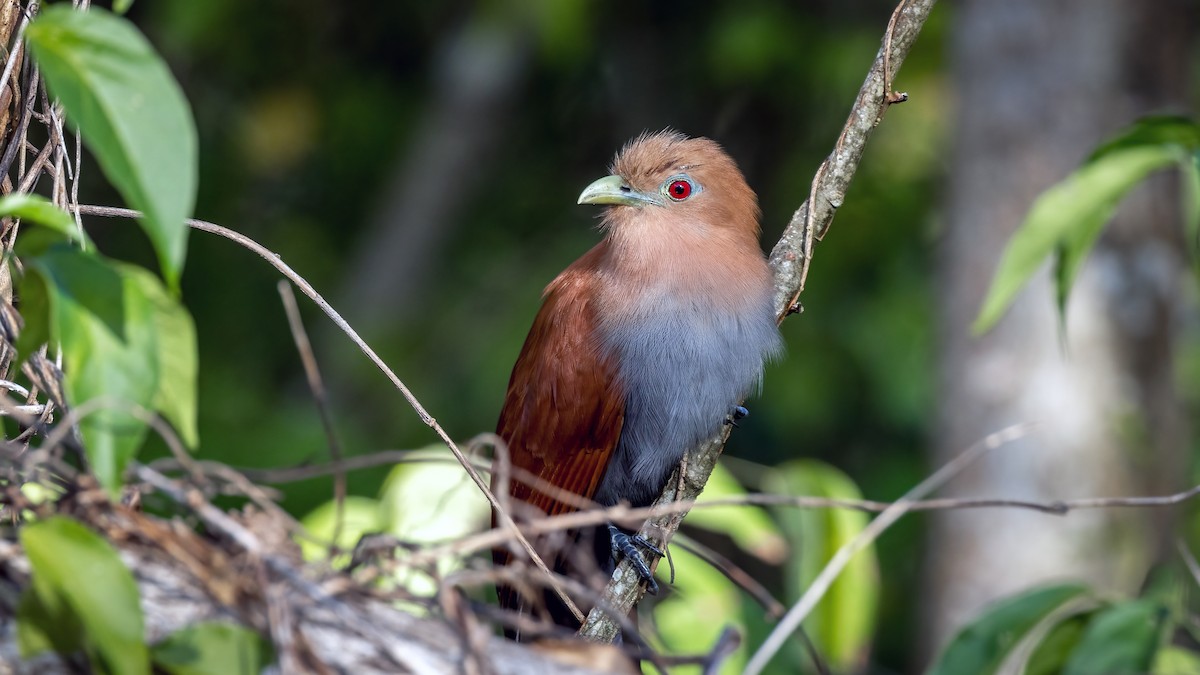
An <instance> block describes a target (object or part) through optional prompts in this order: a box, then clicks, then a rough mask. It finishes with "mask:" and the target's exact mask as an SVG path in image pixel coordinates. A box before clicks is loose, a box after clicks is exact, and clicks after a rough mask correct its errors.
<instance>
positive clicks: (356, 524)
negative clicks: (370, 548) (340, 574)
mask: <svg viewBox="0 0 1200 675" xmlns="http://www.w3.org/2000/svg"><path fill="white" fill-rule="evenodd" d="M300 523H301V524H302V525H304V531H305V532H308V533H309V534H311V535H312V537H305V538H303V539H299V540H298V543H299V544H300V551H301V552H302V553H303V554H304V559H305V560H320V559H322V558H324V557H325V556H326V554H328V552H329V549H328V547H327V546H322V545H321V542H327V541H332V540H333V534H334V531H335V530H336V529H337V504H336V503H335V502H334V501H332V500H330V501H327V502H325V503H323V504H321V505H320V506H318V507H317V508H315V509H313V510H312V511H309V512H308V515H306V516H304V518H302V519H301V521H300ZM385 529H387V524H386V523H385V522H384V517H383V507H382V505H381V504H380V502H379V500H378V499H372V498H370V497H363V496H360V495H348V496H347V497H346V499H345V501H344V502H343V503H342V529H341V532H340V533H339V536H338V540H337V541H336V542H334V543H336V544H337V545H338V548H340V549H342V550H343V551H348V550H351V549H353V548H354V546H355V544H357V543H358V540H359V539H362V537H363V535H366V534H369V533H372V532H382V531H384V530H385ZM349 562H350V559H349V557H348V556H347V557H346V558H345V559H344V560H336V561H335V563H334V564H335V565H336V566H343V565H345V564H347V563H349Z"/></svg>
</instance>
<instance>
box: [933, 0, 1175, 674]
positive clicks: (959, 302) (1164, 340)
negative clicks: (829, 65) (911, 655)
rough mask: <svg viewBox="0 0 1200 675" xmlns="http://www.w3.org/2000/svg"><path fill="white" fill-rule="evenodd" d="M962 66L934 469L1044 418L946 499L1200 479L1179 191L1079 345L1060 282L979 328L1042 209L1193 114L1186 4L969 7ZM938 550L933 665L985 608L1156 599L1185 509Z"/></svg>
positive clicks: (999, 525) (1081, 1)
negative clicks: (1184, 356)
mask: <svg viewBox="0 0 1200 675" xmlns="http://www.w3.org/2000/svg"><path fill="white" fill-rule="evenodd" d="M954 12H955V13H954V19H953V21H954V22H955V26H954V28H953V29H952V31H951V35H952V38H951V45H950V48H949V60H950V63H951V64H953V66H952V67H953V74H952V77H953V83H954V88H955V90H956V92H957V95H958V116H957V124H956V129H955V133H954V138H953V143H954V149H953V154H952V158H951V166H950V171H949V178H948V180H947V206H946V213H947V231H946V236H945V241H944V242H943V250H942V251H941V254H942V258H941V265H940V267H941V269H940V272H941V294H942V297H941V298H940V300H941V301H940V303H939V305H940V307H941V312H942V315H941V317H940V326H939V331H940V340H941V348H940V352H939V354H940V357H939V358H940V366H941V387H940V394H939V397H940V406H939V407H940V409H939V411H938V421H937V427H936V436H935V440H934V446H935V450H934V452H935V456H934V458H933V459H934V462H936V463H938V464H940V463H942V462H944V461H946V460H947V459H948V458H950V457H951V456H953V455H954V454H956V453H958V452H960V451H961V450H963V449H964V448H966V447H967V446H969V445H970V444H971V443H972V442H974V441H976V440H978V439H980V438H981V437H983V436H984V435H986V434H987V433H988V432H991V431H994V430H997V429H999V428H1001V427H1003V426H1005V425H1008V424H1012V423H1014V422H1024V421H1037V422H1040V426H1039V427H1038V428H1037V429H1036V431H1035V432H1034V433H1033V434H1032V435H1031V436H1030V437H1028V438H1027V439H1025V440H1023V441H1021V442H1019V443H1016V444H1014V445H1012V446H1009V447H1005V448H1002V449H998V450H995V451H993V452H992V453H991V454H990V455H989V456H988V457H987V458H986V459H984V460H983V461H981V462H980V463H979V464H978V465H977V466H975V467H973V468H972V469H971V470H970V471H969V472H968V473H966V474H964V475H963V476H961V477H960V478H958V479H957V480H955V481H954V483H953V484H952V485H951V486H950V487H949V488H948V489H947V490H946V493H947V494H948V495H955V496H973V497H986V496H998V497H999V496H1003V497H1015V498H1026V499H1060V498H1071V497H1081V496H1098V495H1132V494H1144V493H1149V492H1161V491H1166V490H1171V489H1175V488H1178V487H1179V485H1180V484H1181V481H1184V480H1186V476H1187V472H1186V471H1185V470H1184V469H1185V467H1186V466H1187V464H1186V462H1187V455H1186V437H1187V433H1186V432H1187V430H1186V428H1185V423H1184V419H1183V415H1182V412H1181V409H1180V404H1179V401H1178V399H1177V397H1176V395H1175V393H1174V389H1173V386H1172V359H1171V353H1172V349H1171V345H1172V338H1173V335H1174V333H1175V329H1176V328H1177V327H1178V317H1177V313H1178V312H1177V310H1178V303H1179V297H1178V296H1179V292H1180V290H1181V289H1182V287H1183V285H1184V284H1186V283H1190V282H1189V281H1188V279H1187V278H1186V277H1185V276H1184V272H1185V266H1186V260H1185V254H1184V249H1183V245H1182V237H1181V235H1180V223H1181V217H1180V213H1179V209H1178V196H1177V189H1176V186H1175V184H1174V181H1172V180H1170V179H1169V178H1168V177H1166V176H1160V177H1157V178H1156V179H1155V180H1152V181H1151V182H1150V184H1149V185H1147V186H1144V187H1143V188H1141V189H1139V191H1138V192H1137V193H1135V194H1134V195H1133V196H1131V198H1130V199H1129V200H1127V202H1126V203H1125V204H1124V205H1123V207H1122V208H1121V210H1120V214H1119V215H1118V218H1117V221H1116V222H1115V223H1114V224H1112V225H1111V226H1110V228H1109V230H1108V231H1107V233H1106V235H1105V236H1104V238H1103V240H1102V242H1101V244H1100V246H1099V247H1098V249H1097V251H1096V253H1095V255H1094V256H1093V258H1092V259H1091V260H1090V261H1089V263H1088V265H1087V267H1086V269H1085V270H1084V272H1083V273H1082V274H1081V275H1080V278H1079V281H1078V282H1077V284H1076V286H1075V289H1074V291H1073V292H1072V296H1071V301H1070V307H1069V312H1068V317H1067V322H1066V328H1065V331H1066V332H1065V336H1064V335H1062V334H1060V329H1059V325H1058V319H1057V317H1056V314H1055V311H1054V300H1053V294H1052V291H1051V287H1050V284H1049V275H1048V274H1045V273H1044V274H1042V275H1041V276H1040V277H1039V278H1038V280H1037V281H1036V282H1035V283H1033V284H1032V285H1031V286H1030V287H1029V288H1028V289H1026V291H1025V292H1024V293H1023V294H1022V296H1021V297H1020V299H1019V300H1018V302H1017V303H1016V305H1015V306H1014V307H1013V308H1012V310H1011V311H1010V312H1009V315H1008V316H1007V317H1006V318H1005V319H1004V320H1003V321H1002V322H1001V323H1000V325H999V326H998V327H997V328H996V329H995V330H993V331H992V332H991V333H990V334H988V335H986V336H983V337H981V338H975V337H972V336H971V334H970V328H969V327H970V324H971V321H972V320H973V318H974V316H975V314H976V312H977V311H978V309H979V307H980V304H981V302H982V300H983V297H984V294H985V291H986V289H987V287H988V284H989V283H990V281H991V275H992V273H993V271H994V269H995V267H996V263H997V261H998V259H999V255H1000V252H1001V251H1002V249H1003V247H1004V245H1005V243H1006V242H1007V241H1008V239H1009V237H1010V236H1011V234H1012V233H1013V231H1014V229H1015V228H1016V226H1017V225H1018V224H1019V223H1020V222H1021V220H1022V218H1023V217H1024V215H1025V213H1026V212H1027V211H1028V209H1029V207H1030V205H1031V204H1032V202H1033V200H1034V199H1035V198H1036V197H1037V196H1038V194H1039V193H1040V192H1041V191H1043V190H1045V189H1046V188H1048V187H1050V186H1051V185H1053V184H1054V183H1055V182H1057V181H1059V180H1061V179H1062V178H1064V177H1065V176H1066V175H1067V174H1068V173H1069V172H1070V171H1071V170H1073V169H1074V168H1075V167H1077V166H1078V164H1079V163H1080V162H1081V161H1082V160H1083V159H1084V158H1085V157H1086V156H1087V154H1088V153H1089V152H1090V151H1091V150H1092V149H1093V148H1094V147H1095V146H1096V145H1098V144H1099V143H1100V142H1101V141H1102V140H1104V139H1105V138H1106V137H1107V136H1109V135H1110V134H1112V133H1113V132H1115V131H1116V130H1118V129H1120V128H1121V127H1123V126H1125V125H1127V124H1129V123H1130V122H1132V121H1133V120H1134V119H1135V118H1136V117H1137V116H1139V115H1141V114H1144V113H1147V112H1151V111H1163V110H1171V109H1174V110H1179V108H1180V105H1179V104H1180V103H1182V99H1183V97H1184V93H1185V90H1186V86H1187V82H1188V79H1187V73H1186V63H1187V62H1188V60H1189V46H1190V45H1189V40H1190V39H1191V38H1192V37H1193V33H1194V30H1195V26H1196V23H1195V16H1194V13H1195V12H1194V10H1193V9H1192V7H1191V5H1190V4H1189V3H1186V2H1184V1H1183V0H1178V1H1175V0H1144V1H1142V2H1130V1H1129V0H1055V1H1048V0H1009V1H1007V2H995V1H994V0H963V1H962V2H960V3H958V4H957V5H956V6H955V7H954ZM931 526H932V527H931V540H930V542H929V543H930V545H929V547H928V549H927V551H928V552H927V555H928V557H927V560H926V573H925V582H924V583H925V592H924V593H923V597H924V598H926V601H925V603H923V611H924V612H925V616H924V617H923V618H924V622H923V624H924V625H925V626H926V627H927V628H926V630H923V631H922V632H923V633H924V634H925V635H927V636H928V643H927V644H925V645H924V651H925V656H926V657H929V656H931V655H932V653H933V652H934V650H936V649H939V648H940V647H941V645H943V644H945V642H946V640H947V639H948V638H949V637H950V636H951V635H952V633H953V631H955V630H957V629H958V628H959V627H961V626H962V625H963V623H964V622H966V621H967V620H969V619H970V618H971V617H973V616H975V615H977V614H978V612H979V611H980V609H981V608H982V606H983V605H984V604H985V603H987V602H989V601H991V600H994V599H996V598H998V597H1002V596H1005V595H1008V594H1011V593H1013V592H1015V591H1018V590H1021V589H1024V588H1027V587H1029V586H1030V585H1033V584H1036V583H1039V582H1043V581H1048V580H1061V579H1071V578H1075V579H1083V580H1086V581H1089V582H1092V583H1095V584H1097V585H1098V586H1099V587H1101V588H1121V589H1126V590H1133V589H1136V587H1137V585H1138V584H1139V583H1140V582H1141V580H1142V577H1143V575H1144V573H1145V571H1146V564H1147V563H1148V562H1150V561H1152V560H1153V559H1155V558H1156V557H1159V556H1161V555H1165V554H1166V551H1167V548H1166V546H1167V545H1168V544H1169V543H1170V538H1169V537H1170V528H1171V522H1170V518H1169V514H1168V513H1167V512H1165V511H1153V512H1150V511H1139V512H1134V511H1093V512H1075V513H1071V514H1070V515H1069V516H1067V517H1065V518H1058V517H1053V516H1047V515H1041V514H1035V513H1030V512H1021V511H1015V510H988V511H973V512H967V511H963V512H957V513H945V514H941V515H938V516H937V517H936V518H934V519H933V521H932V522H931Z"/></svg>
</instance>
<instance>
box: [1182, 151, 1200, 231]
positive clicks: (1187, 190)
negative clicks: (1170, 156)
mask: <svg viewBox="0 0 1200 675" xmlns="http://www.w3.org/2000/svg"><path fill="white" fill-rule="evenodd" d="M1182 168H1183V231H1184V236H1185V240H1186V241H1187V243H1188V245H1189V246H1191V247H1192V252H1193V255H1195V254H1196V251H1197V249H1200V150H1197V151H1195V152H1193V153H1191V154H1190V155H1188V157H1187V158H1186V159H1185V160H1184V161H1183V163H1182Z"/></svg>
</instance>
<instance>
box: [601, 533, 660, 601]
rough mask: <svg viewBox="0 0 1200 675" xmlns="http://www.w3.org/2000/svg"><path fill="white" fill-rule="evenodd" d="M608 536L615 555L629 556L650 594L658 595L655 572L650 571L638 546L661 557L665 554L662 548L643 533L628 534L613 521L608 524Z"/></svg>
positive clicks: (615, 556)
mask: <svg viewBox="0 0 1200 675" xmlns="http://www.w3.org/2000/svg"><path fill="white" fill-rule="evenodd" d="M608 538H609V542H610V543H611V544H612V553H613V557H614V558H617V557H619V556H624V557H626V558H628V559H629V562H630V563H631V564H632V565H633V569H634V570H635V571H636V572H637V573H638V576H639V577H641V579H642V581H644V582H646V592H647V593H649V594H650V595H657V594H658V582H657V581H655V580H654V574H653V573H652V572H651V571H650V566H649V565H647V564H646V560H645V558H643V557H642V553H641V551H639V550H638V548H639V547H640V548H641V549H642V550H644V551H649V552H650V553H653V554H654V555H656V556H658V557H660V558H661V557H662V554H663V552H662V550H661V549H659V548H658V547H657V546H655V545H654V543H653V542H651V541H650V540H648V539H646V538H645V537H643V536H642V535H640V534H634V535H630V534H626V533H624V532H622V531H621V530H620V529H619V528H617V526H616V525H613V524H612V523H609V524H608Z"/></svg>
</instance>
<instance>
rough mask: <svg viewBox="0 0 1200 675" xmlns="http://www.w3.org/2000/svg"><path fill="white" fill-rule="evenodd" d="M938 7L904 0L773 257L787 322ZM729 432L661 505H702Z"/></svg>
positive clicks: (622, 570)
mask: <svg viewBox="0 0 1200 675" xmlns="http://www.w3.org/2000/svg"><path fill="white" fill-rule="evenodd" d="M935 1H936V0H901V2H900V4H899V5H898V6H897V7H896V9H895V11H894V12H893V13H892V18H891V20H890V21H889V23H888V28H887V31H886V32H885V34H884V37H883V41H882V45H881V46H880V49H879V53H878V54H877V55H876V57H875V62H874V63H873V64H871V69H870V70H869V71H867V77H866V80H865V81H864V82H863V85H862V88H861V89H859V92H858V98H857V99H856V100H855V101H854V106H853V107H852V108H851V109H850V116H849V119H847V120H846V125H845V127H843V129H842V133H841V135H840V136H838V139H837V143H836V144H835V145H834V148H833V152H831V153H830V154H829V157H827V158H826V159H825V161H824V162H822V163H821V166H820V168H818V169H817V173H816V176H815V177H814V178H813V182H812V186H811V188H810V189H809V196H808V199H806V200H805V201H804V203H803V204H801V205H800V208H799V209H797V210H796V213H795V214H793V215H792V219H791V222H789V223H788V226H787V228H786V229H785V230H784V232H783V235H782V236H781V237H780V238H779V242H778V243H777V244H776V245H775V248H774V250H772V251H771V257H770V261H771V269H772V270H773V271H774V273H775V307H776V310H777V311H778V312H779V318H780V320H781V321H782V320H783V318H784V317H786V316H787V315H789V314H792V313H795V312H797V311H799V309H800V307H799V298H800V294H801V293H802V292H803V291H804V282H805V279H806V278H807V276H808V268H809V265H810V263H811V262H812V249H813V243H814V241H816V240H818V239H820V238H821V237H823V236H824V235H825V233H826V232H827V231H828V229H829V225H830V223H832V222H833V216H834V213H835V212H836V211H837V209H838V207H839V206H841V205H842V202H843V201H844V200H845V197H846V190H847V189H848V188H849V186H850V180H851V179H852V178H853V177H854V172H855V171H856V170H857V169H858V163H859V161H860V160H861V159H862V155H863V150H864V149H865V148H866V144H867V139H868V138H869V137H870V135H871V131H872V130H873V129H874V128H875V127H876V126H877V125H878V124H879V122H880V121H881V120H882V119H883V115H884V112H885V111H886V110H887V108H888V107H889V106H890V105H891V104H892V103H898V102H901V101H903V100H905V98H907V97H906V96H905V95H903V94H896V93H895V92H893V91H892V86H891V85H892V77H893V76H894V75H895V73H896V71H898V70H899V69H900V65H901V64H902V63H903V62H904V58H905V57H906V56H907V55H908V51H909V49H910V48H912V45H913V43H914V42H916V39H917V35H918V34H919V33H920V32H921V28H922V26H924V25H925V20H926V19H927V18H928V17H929V13H930V11H931V10H932V9H933V5H934V2H935ZM729 431H730V428H729V427H728V426H726V427H725V428H724V429H723V430H722V432H721V434H720V435H718V436H717V437H715V438H712V439H709V440H708V441H705V442H704V443H703V444H701V445H700V447H698V448H695V449H693V450H691V451H689V452H688V454H687V456H686V457H685V463H684V467H683V475H682V476H680V477H679V480H674V479H673V480H670V481H668V484H667V487H666V488H665V489H664V490H663V492H662V494H661V495H660V496H659V498H658V501H657V502H655V503H656V504H668V503H671V502H675V501H691V500H694V499H695V498H696V496H697V495H699V494H700V492H701V491H702V490H703V489H704V485H705V483H707V482H708V477H709V475H710V474H711V473H712V471H713V468H714V467H716V464H717V458H718V457H720V455H721V450H722V449H723V448H724V447H725V441H726V440H728V438H729ZM684 515H686V512H685V511H679V512H673V513H669V514H666V515H662V516H658V517H655V518H652V519H650V520H649V521H647V522H646V525H645V526H644V527H643V528H642V535H643V536H647V537H652V538H654V539H657V540H660V541H666V540H669V539H670V538H671V535H672V534H673V533H674V532H675V531H676V530H677V529H679V524H680V522H682V520H683V516H684ZM639 582H640V579H639V578H638V575H637V574H636V573H635V572H634V571H633V570H632V568H631V566H630V565H629V563H628V561H623V562H622V563H621V564H620V565H619V566H618V567H617V570H616V572H614V573H613V578H612V581H611V582H609V584H608V588H607V589H605V593H604V605H606V606H608V607H611V608H613V609H614V610H615V611H617V612H619V613H627V612H628V611H629V610H630V609H631V608H632V607H633V606H634V605H635V604H637V601H638V600H640V599H641V597H642V592H643V591H642V587H641V584H640V583H639ZM618 634H619V629H618V627H617V624H616V623H615V622H613V620H612V619H611V618H610V617H609V616H608V615H607V614H605V613H604V612H602V611H597V610H592V612H591V613H590V614H589V615H588V619H587V622H586V623H584V625H583V627H582V628H581V629H580V635H582V636H583V637H586V638H588V639H590V640H596V641H604V642H611V641H613V640H615V639H616V638H617V636H618Z"/></svg>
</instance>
